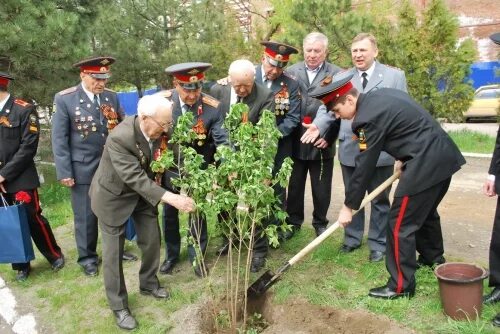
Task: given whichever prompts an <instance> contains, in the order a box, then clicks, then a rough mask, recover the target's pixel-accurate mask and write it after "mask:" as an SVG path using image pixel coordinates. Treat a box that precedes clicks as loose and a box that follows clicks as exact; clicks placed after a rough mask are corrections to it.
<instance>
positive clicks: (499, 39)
mask: <svg viewBox="0 0 500 334" xmlns="http://www.w3.org/2000/svg"><path fill="white" fill-rule="evenodd" d="M490 39H491V40H492V41H493V42H495V44H498V45H500V32H496V33H494V34H493V35H491V36H490Z"/></svg>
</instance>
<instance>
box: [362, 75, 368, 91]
mask: <svg viewBox="0 0 500 334" xmlns="http://www.w3.org/2000/svg"><path fill="white" fill-rule="evenodd" d="M361 76H362V77H363V89H365V88H366V85H367V84H368V79H367V78H366V77H367V76H368V74H366V72H363V73H362V74H361Z"/></svg>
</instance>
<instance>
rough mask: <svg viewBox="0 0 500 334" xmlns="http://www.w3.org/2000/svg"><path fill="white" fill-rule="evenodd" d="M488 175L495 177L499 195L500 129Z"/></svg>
mask: <svg viewBox="0 0 500 334" xmlns="http://www.w3.org/2000/svg"><path fill="white" fill-rule="evenodd" d="M488 173H489V174H491V175H495V190H496V192H497V193H498V192H500V128H499V129H498V132H497V139H496V142H495V150H494V151H493V158H492V159H491V163H490V168H489V169H488Z"/></svg>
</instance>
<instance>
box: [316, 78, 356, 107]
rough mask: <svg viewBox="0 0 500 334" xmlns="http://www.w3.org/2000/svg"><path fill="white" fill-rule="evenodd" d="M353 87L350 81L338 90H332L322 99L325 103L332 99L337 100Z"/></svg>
mask: <svg viewBox="0 0 500 334" xmlns="http://www.w3.org/2000/svg"><path fill="white" fill-rule="evenodd" d="M351 88H352V83H351V82H350V81H348V82H347V83H346V84H345V85H344V86H342V87H339V88H337V89H336V90H334V91H332V92H331V93H330V94H328V95H326V96H325V97H323V98H322V99H321V101H323V103H324V104H328V103H329V102H331V101H335V100H336V99H338V98H339V97H341V96H344V95H346V94H347V92H349V91H350V90H351Z"/></svg>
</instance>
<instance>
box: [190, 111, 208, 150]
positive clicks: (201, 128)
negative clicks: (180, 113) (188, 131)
mask: <svg viewBox="0 0 500 334" xmlns="http://www.w3.org/2000/svg"><path fill="white" fill-rule="evenodd" d="M197 114H198V120H197V121H196V124H195V125H194V126H193V131H194V132H195V133H196V140H197V142H196V144H197V145H198V146H203V144H205V140H206V139H207V130H206V129H205V124H204V123H203V119H202V118H201V115H202V114H203V107H202V105H201V104H200V105H199V106H198V112H197Z"/></svg>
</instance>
